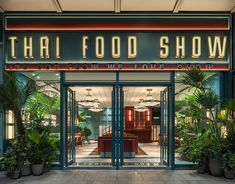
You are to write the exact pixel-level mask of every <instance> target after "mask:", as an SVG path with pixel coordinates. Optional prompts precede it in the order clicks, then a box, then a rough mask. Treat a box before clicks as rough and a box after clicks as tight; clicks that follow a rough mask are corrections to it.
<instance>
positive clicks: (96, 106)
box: [88, 99, 104, 112]
mask: <svg viewBox="0 0 235 184" xmlns="http://www.w3.org/2000/svg"><path fill="white" fill-rule="evenodd" d="M95 102H96V103H95V104H94V106H92V107H90V108H89V109H88V110H89V111H92V112H101V111H103V110H104V108H102V107H100V105H99V101H98V99H95Z"/></svg>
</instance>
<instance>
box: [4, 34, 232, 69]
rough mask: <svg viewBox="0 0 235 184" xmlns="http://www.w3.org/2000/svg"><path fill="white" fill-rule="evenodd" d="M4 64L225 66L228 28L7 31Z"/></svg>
mask: <svg viewBox="0 0 235 184" xmlns="http://www.w3.org/2000/svg"><path fill="white" fill-rule="evenodd" d="M5 38H6V40H5V45H6V47H5V49H6V51H5V53H6V58H5V59H6V69H8V70H16V69H23V70H26V69H45V70H48V69H52V70H125V69H127V70H129V69H130V70H132V69H133V70H142V69H151V70H178V69H187V67H191V66H192V65H198V66H201V68H202V69H205V70H228V69H229V61H230V36H229V31H213V32H212V31H197V32H195V31H188V32H183V31H145V32H144V31H142V32H135V31H132V32H131V31H123V32H113V31H112V32H111V31H103V32H94V31H90V32H89V31H87V32H85V31H67V32H43V33H42V32H40V33H39V32H33V31H25V32H15V31H9V32H7V33H6V37H5Z"/></svg>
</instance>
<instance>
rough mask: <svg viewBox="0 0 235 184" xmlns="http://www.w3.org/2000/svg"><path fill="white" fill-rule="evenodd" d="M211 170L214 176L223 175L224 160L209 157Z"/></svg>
mask: <svg viewBox="0 0 235 184" xmlns="http://www.w3.org/2000/svg"><path fill="white" fill-rule="evenodd" d="M209 170H210V173H211V175H213V176H218V177H219V176H223V174H224V170H223V162H222V161H221V160H218V159H215V158H209Z"/></svg>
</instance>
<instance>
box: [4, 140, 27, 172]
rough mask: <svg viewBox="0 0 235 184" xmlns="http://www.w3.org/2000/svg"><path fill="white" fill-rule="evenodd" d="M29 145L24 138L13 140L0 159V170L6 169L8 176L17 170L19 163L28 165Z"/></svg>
mask: <svg viewBox="0 0 235 184" xmlns="http://www.w3.org/2000/svg"><path fill="white" fill-rule="evenodd" d="M30 151H31V145H30V144H29V143H28V142H27V141H25V139H20V140H14V141H13V142H12V143H11V145H10V146H9V147H8V148H7V150H6V153H5V154H4V157H2V158H1V159H0V168H1V170H7V174H8V175H9V176H10V175H11V174H13V173H14V171H16V170H19V168H20V165H30V164H31V163H30V160H29V152H30Z"/></svg>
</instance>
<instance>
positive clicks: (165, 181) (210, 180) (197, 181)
mask: <svg viewBox="0 0 235 184" xmlns="http://www.w3.org/2000/svg"><path fill="white" fill-rule="evenodd" d="M8 183H12V184H16V183H20V184H114V183H115V184H119V183H120V184H132V183H133V184H224V183H225V184H235V180H228V179H225V178H223V177H221V178H217V177H213V176H210V175H208V174H205V175H204V174H197V173H196V171H192V170H175V171H171V170H120V171H116V170H64V171H61V170H53V171H50V172H48V173H45V174H43V175H42V176H28V177H22V178H20V179H18V180H13V179H9V178H7V177H5V176H4V175H3V173H0V184H8Z"/></svg>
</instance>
